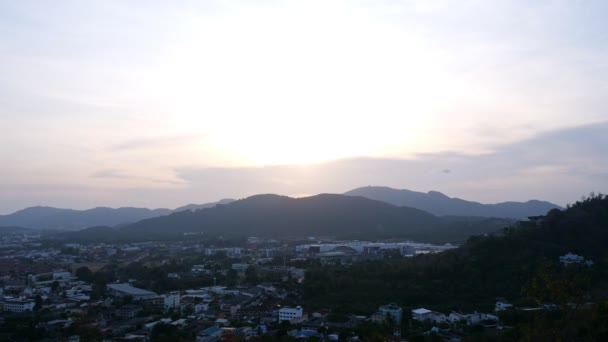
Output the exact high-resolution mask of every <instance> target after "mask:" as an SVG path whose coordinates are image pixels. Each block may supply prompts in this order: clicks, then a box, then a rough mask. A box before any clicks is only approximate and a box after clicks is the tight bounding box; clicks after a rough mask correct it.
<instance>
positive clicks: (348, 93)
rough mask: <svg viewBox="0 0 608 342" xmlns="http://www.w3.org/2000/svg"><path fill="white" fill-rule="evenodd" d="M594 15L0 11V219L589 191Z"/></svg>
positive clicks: (594, 181) (162, 5)
mask: <svg viewBox="0 0 608 342" xmlns="http://www.w3.org/2000/svg"><path fill="white" fill-rule="evenodd" d="M605 13H608V2H606V1H601V0H598V1H594V0H588V1H580V0H563V1H560V0H556V1H543V0H539V1H527V0H526V1H518V0H509V1H502V0H493V1H486V0H483V1H482V0H457V1H447V0H445V1H444V0H428V1H427V0H424V1H423V0H403V1H399V0H374V1H371V0H370V1H364V0H351V1H345V0H344V1H339V0H335V1H334V0H323V1H316V0H307V1H278V0H277V1H274V0H261V1H213V0H209V1H170V2H169V1H153V0H147V1H135V0H133V1H114V0H104V1H76V0H74V1H69V0H65V1H64V0H60V1H51V0H46V1H44V0H43V1H29V0H20V1H0V163H1V164H0V214H2V213H10V212H13V211H15V210H18V209H21V208H24V207H27V206H33V205H49V206H56V207H69V208H77V209H84V208H91V207H96V206H112V207H119V206H136V207H169V208H174V207H177V206H181V205H184V204H186V203H205V202H211V201H216V200H218V199H221V198H242V197H246V196H250V195H253V194H258V193H278V194H284V195H290V196H306V195H312V194H316V193H321V192H335V193H340V192H345V191H348V190H350V189H352V188H356V187H359V186H366V185H385V186H391V187H395V188H401V189H403V188H405V189H411V190H416V191H425V192H426V191H429V190H437V191H441V192H443V193H445V194H447V195H449V196H455V197H460V198H465V199H469V200H476V201H481V202H484V203H495V202H500V201H506V200H528V199H543V200H549V201H552V202H555V203H557V204H560V205H564V204H567V203H572V202H574V201H576V200H578V199H579V198H580V197H581V196H583V195H586V194H588V193H590V192H592V191H595V192H604V193H605V192H607V191H608V189H607V186H606V184H608V138H607V136H608V134H607V133H608V112H607V110H608V109H607V106H606V101H607V99H608V21H606V20H605Z"/></svg>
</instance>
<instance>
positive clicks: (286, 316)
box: [279, 306, 304, 322]
mask: <svg viewBox="0 0 608 342" xmlns="http://www.w3.org/2000/svg"><path fill="white" fill-rule="evenodd" d="M303 314H304V312H303V310H302V307H301V306H296V307H295V308H290V307H284V308H281V309H279V322H282V321H291V320H294V319H299V318H302V316H303Z"/></svg>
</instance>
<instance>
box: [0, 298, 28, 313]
mask: <svg viewBox="0 0 608 342" xmlns="http://www.w3.org/2000/svg"><path fill="white" fill-rule="evenodd" d="M34 306H36V303H35V302H34V301H33V300H31V299H25V298H7V299H5V300H4V305H3V306H2V310H3V311H8V312H15V313H21V312H28V311H34Z"/></svg>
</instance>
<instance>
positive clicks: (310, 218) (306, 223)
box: [82, 194, 511, 241]
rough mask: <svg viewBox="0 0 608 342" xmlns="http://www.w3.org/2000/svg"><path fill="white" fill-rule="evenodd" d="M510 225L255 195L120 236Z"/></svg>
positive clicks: (396, 231) (451, 231)
mask: <svg viewBox="0 0 608 342" xmlns="http://www.w3.org/2000/svg"><path fill="white" fill-rule="evenodd" d="M510 223H511V221H509V220H499V219H487V218H474V217H471V218H463V217H459V218H450V217H445V218H440V217H436V216H434V215H431V214H429V213H427V212H424V211H422V210H418V209H414V208H407V207H397V206H394V205H391V204H388V203H385V202H381V201H375V200H370V199H367V198H363V197H353V196H344V195H335V194H321V195H317V196H312V197H306V198H290V197H285V196H278V195H256V196H252V197H249V198H246V199H243V200H239V201H235V202H232V203H230V204H226V205H220V206H216V207H214V208H209V209H205V210H198V211H182V212H178V213H173V214H171V215H167V216H162V217H158V218H152V219H147V220H142V221H139V222H137V223H134V224H130V225H127V226H124V227H121V229H120V234H119V235H120V238H123V239H129V240H137V239H144V238H147V239H164V238H180V237H183V234H184V233H190V232H200V233H203V234H204V235H205V236H223V237H226V238H229V237H244V236H267V237H307V236H323V237H330V236H333V237H340V238H392V237H399V238H410V239H414V240H419V241H463V240H464V239H466V238H467V237H468V236H470V235H474V234H481V233H487V232H494V231H496V230H499V229H501V228H504V227H505V226H507V225H509V224H510ZM82 233H83V234H86V231H83V232H82ZM117 238H118V236H117Z"/></svg>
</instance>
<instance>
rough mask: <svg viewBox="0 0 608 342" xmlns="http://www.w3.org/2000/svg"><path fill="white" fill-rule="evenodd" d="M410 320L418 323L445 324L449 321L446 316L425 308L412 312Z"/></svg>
mask: <svg viewBox="0 0 608 342" xmlns="http://www.w3.org/2000/svg"><path fill="white" fill-rule="evenodd" d="M412 319H414V320H416V321H419V322H433V323H445V322H447V321H448V320H449V318H448V316H446V315H444V314H442V313H441V312H436V311H431V310H428V309H425V308H420V309H415V310H412Z"/></svg>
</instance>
